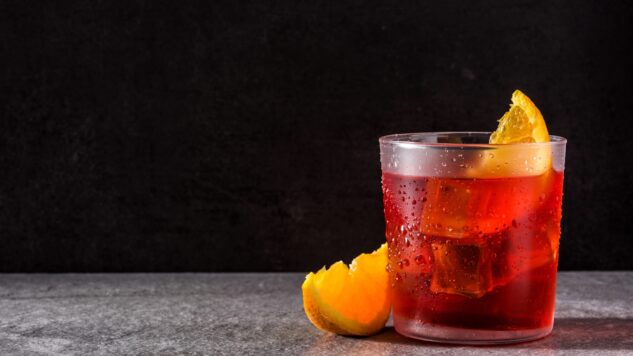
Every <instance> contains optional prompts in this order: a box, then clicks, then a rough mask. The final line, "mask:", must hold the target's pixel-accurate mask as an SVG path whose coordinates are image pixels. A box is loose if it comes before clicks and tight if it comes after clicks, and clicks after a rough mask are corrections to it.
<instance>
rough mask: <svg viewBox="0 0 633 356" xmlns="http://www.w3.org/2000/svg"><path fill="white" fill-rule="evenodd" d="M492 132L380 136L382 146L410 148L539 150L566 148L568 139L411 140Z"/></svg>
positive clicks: (447, 132) (489, 132)
mask: <svg viewBox="0 0 633 356" xmlns="http://www.w3.org/2000/svg"><path fill="white" fill-rule="evenodd" d="M490 134H492V131H429V132H407V133H397V134H389V135H384V136H380V137H379V138H378V141H379V142H380V144H381V145H382V144H394V145H398V146H403V147H408V148H426V147H428V148H438V147H441V148H495V149H499V148H537V147H543V146H549V147H551V146H564V145H565V144H566V143H567V139H566V138H564V137H562V136H556V135H549V137H550V141H549V142H521V143H507V144H493V143H456V142H419V141H413V140H411V137H413V136H416V137H431V136H438V135H451V136H455V137H477V136H484V135H487V136H490Z"/></svg>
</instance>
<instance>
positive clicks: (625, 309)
mask: <svg viewBox="0 0 633 356" xmlns="http://www.w3.org/2000/svg"><path fill="white" fill-rule="evenodd" d="M303 276H304V275H303V274H300V273H290V274H277V273H276V274H254V273H251V274H51V275H46V274H31V275H25V274H0V354H1V355H12V354H17V355H22V354H23V355H172V354H200V355H242V354H246V355H248V354H253V355H265V354H270V355H296V354H307V355H342V354H360V355H392V354H398V355H401V354H404V355H406V354H441V355H452V354H460V355H463V354H485V355H505V354H508V353H516V354H530V355H531V354H537V355H539V354H542V355H559V354H587V355H595V354H600V355H625V354H633V272H562V273H560V274H559V283H558V294H557V297H558V301H557V303H558V305H557V312H556V324H555V327H554V331H553V333H552V335H551V336H549V337H548V338H545V339H542V340H539V341H535V342H531V343H524V344H518V345H512V346H502V347H462V346H445V345H436V344H430V343H424V342H418V341H415V340H409V339H406V338H404V337H402V336H399V335H398V334H396V333H395V331H394V330H393V328H391V327H387V328H386V329H385V330H384V331H383V332H381V333H380V334H378V335H375V336H373V337H369V338H350V337H341V336H336V335H332V334H328V333H324V332H321V331H319V330H317V329H315V328H314V327H312V325H311V324H310V323H309V321H308V320H307V319H306V317H305V315H304V313H303V308H302V304H301V294H300V286H301V282H302V280H303Z"/></svg>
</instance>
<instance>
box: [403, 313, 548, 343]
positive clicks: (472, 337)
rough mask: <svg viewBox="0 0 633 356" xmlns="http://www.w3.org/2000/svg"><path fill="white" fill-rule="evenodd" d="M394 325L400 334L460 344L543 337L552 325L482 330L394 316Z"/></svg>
mask: <svg viewBox="0 0 633 356" xmlns="http://www.w3.org/2000/svg"><path fill="white" fill-rule="evenodd" d="M394 327H395V329H396V331H397V332H398V333H399V334H401V335H404V336H407V337H410V338H414V339H419V340H424V341H431V342H438V343H444V344H461V345H501V344H515V343H519V342H526V341H532V340H537V339H540V338H543V337H545V336H547V335H549V334H550V333H551V332H552V327H553V325H549V326H547V327H544V328H539V329H526V330H482V329H467V328H456V327H451V326H445V325H436V324H429V323H421V322H419V321H415V320H407V319H400V318H396V320H394Z"/></svg>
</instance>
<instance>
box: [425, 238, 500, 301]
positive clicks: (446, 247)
mask: <svg viewBox="0 0 633 356" xmlns="http://www.w3.org/2000/svg"><path fill="white" fill-rule="evenodd" d="M469 240H471V239H469ZM432 249H433V257H434V261H435V262H434V266H433V277H432V279H431V291H433V292H435V293H448V294H459V295H463V296H467V297H474V298H479V297H481V296H483V295H484V294H486V293H487V292H488V291H490V290H492V288H493V283H492V269H491V261H490V256H489V251H488V248H487V247H486V243H485V241H483V240H479V241H475V240H471V241H468V242H464V241H460V240H457V241H450V240H447V242H445V243H433V244H432Z"/></svg>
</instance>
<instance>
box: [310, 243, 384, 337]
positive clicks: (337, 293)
mask: <svg viewBox="0 0 633 356" xmlns="http://www.w3.org/2000/svg"><path fill="white" fill-rule="evenodd" d="M386 266H387V244H383V245H382V246H381V247H380V248H379V249H377V250H376V251H374V252H372V253H371V254H366V253H363V254H361V255H359V256H358V257H356V258H355V259H354V260H353V261H352V263H351V264H350V265H349V267H348V266H347V265H345V264H344V263H343V262H341V261H339V262H336V263H334V264H333V265H332V266H330V268H329V269H326V268H325V267H323V268H321V270H319V271H318V272H317V273H312V272H311V273H309V274H308V275H307V276H306V279H305V282H303V285H302V287H301V289H302V292H303V307H304V309H305V312H306V315H307V316H308V319H310V321H311V322H312V324H314V326H316V327H317V328H319V329H321V330H325V331H330V332H333V333H336V334H340V335H359V336H365V335H371V334H374V333H376V332H378V331H380V329H382V328H383V327H384V326H385V323H386V322H387V319H388V318H389V312H390V310H391V300H390V298H389V290H388V289H389V281H388V275H387V271H386V269H385V268H386Z"/></svg>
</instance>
